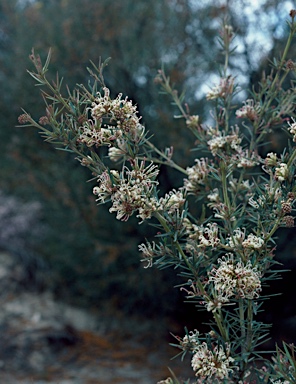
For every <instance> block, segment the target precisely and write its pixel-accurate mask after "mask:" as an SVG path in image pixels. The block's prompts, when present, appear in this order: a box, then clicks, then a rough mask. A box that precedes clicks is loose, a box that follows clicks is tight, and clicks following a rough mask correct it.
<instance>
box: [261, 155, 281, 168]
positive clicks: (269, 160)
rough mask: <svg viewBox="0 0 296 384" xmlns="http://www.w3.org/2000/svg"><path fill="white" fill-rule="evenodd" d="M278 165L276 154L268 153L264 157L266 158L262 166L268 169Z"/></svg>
mask: <svg viewBox="0 0 296 384" xmlns="http://www.w3.org/2000/svg"><path fill="white" fill-rule="evenodd" d="M277 163H278V158H277V154H276V153H274V152H269V153H268V154H267V155H266V158H265V160H264V164H265V165H266V166H268V167H274V166H276V165H277Z"/></svg>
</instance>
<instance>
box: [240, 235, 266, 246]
mask: <svg viewBox="0 0 296 384" xmlns="http://www.w3.org/2000/svg"><path fill="white" fill-rule="evenodd" d="M263 245H264V240H263V239H262V238H261V237H259V236H255V235H253V234H252V233H251V234H250V235H248V237H247V238H246V240H244V241H243V242H242V246H243V247H244V248H252V249H260V248H262V247H263Z"/></svg>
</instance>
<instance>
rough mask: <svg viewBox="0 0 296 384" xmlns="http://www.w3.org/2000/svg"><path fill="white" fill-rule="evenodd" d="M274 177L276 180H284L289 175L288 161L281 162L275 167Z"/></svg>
mask: <svg viewBox="0 0 296 384" xmlns="http://www.w3.org/2000/svg"><path fill="white" fill-rule="evenodd" d="M274 177H275V179H276V180H278V181H280V182H283V181H285V180H287V179H288V177H289V169H288V165H287V164H286V163H280V165H279V167H277V168H276V169H275V173H274Z"/></svg>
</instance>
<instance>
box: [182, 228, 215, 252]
mask: <svg viewBox="0 0 296 384" xmlns="http://www.w3.org/2000/svg"><path fill="white" fill-rule="evenodd" d="M184 224H185V225H186V230H187V234H188V237H189V239H190V240H195V241H196V240H197V241H198V243H197V244H196V246H197V247H198V248H205V247H211V248H215V247H217V246H218V245H219V244H220V239H219V231H218V225H217V223H208V224H207V225H206V226H205V227H204V226H203V225H200V226H199V225H196V224H191V223H190V224H189V223H187V224H186V223H184Z"/></svg>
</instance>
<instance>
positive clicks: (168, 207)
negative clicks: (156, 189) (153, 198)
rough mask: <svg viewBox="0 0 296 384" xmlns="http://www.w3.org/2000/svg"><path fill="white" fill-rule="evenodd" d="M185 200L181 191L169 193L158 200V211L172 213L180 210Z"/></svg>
mask: <svg viewBox="0 0 296 384" xmlns="http://www.w3.org/2000/svg"><path fill="white" fill-rule="evenodd" d="M185 201H186V199H185V196H184V193H183V191H182V190H179V191H175V190H173V191H170V192H169V193H167V194H166V195H165V197H161V198H160V199H159V209H160V210H162V211H167V212H168V213H174V212H175V211H177V210H178V209H180V208H181V207H182V206H183V205H184V203H185Z"/></svg>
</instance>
